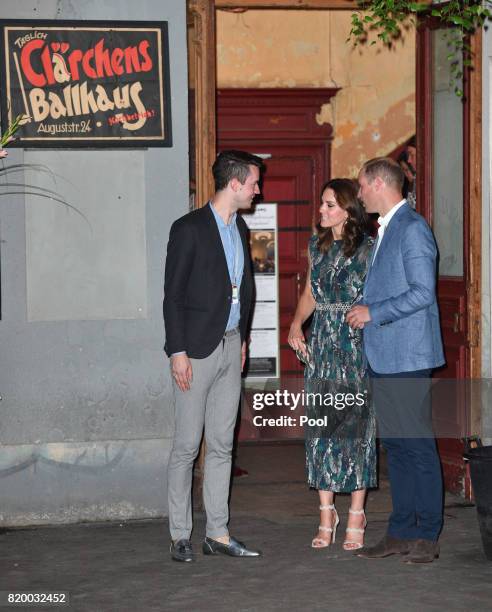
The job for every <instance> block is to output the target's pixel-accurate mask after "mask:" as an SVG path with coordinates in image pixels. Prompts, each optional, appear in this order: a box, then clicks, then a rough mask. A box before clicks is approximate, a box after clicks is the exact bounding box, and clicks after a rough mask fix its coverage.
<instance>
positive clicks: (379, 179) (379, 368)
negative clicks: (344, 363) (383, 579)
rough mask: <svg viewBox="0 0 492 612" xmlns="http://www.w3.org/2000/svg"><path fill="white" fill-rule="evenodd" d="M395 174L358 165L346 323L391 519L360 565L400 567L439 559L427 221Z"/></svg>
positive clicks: (432, 270) (432, 284)
mask: <svg viewBox="0 0 492 612" xmlns="http://www.w3.org/2000/svg"><path fill="white" fill-rule="evenodd" d="M403 180H404V176H403V172H402V170H401V168H400V166H399V165H398V164H397V163H396V162H395V161H393V160H392V159H389V158H376V159H372V160H370V161H368V162H366V163H365V164H364V165H363V167H362V169H361V171H360V173H359V185H360V190H359V197H360V198H361V199H362V201H363V203H364V206H365V208H366V211H367V212H368V213H374V212H378V213H379V215H380V217H379V224H380V227H379V230H378V240H377V242H376V244H375V246H374V251H373V255H372V261H371V265H370V267H369V270H368V274H367V278H366V282H365V287H364V298H363V300H362V304H361V305H358V306H355V307H353V308H352V309H351V311H350V312H349V313H348V314H347V321H348V323H349V325H350V326H351V327H353V328H355V329H357V328H358V329H363V337H364V350H365V355H366V358H367V362H368V370H369V374H370V376H371V377H372V379H373V392H374V402H375V407H376V415H377V418H378V427H379V431H380V436H381V439H382V444H383V446H384V448H385V449H386V452H387V460H388V473H389V479H390V484H391V495H392V501H393V511H392V514H391V516H390V519H389V524H388V530H387V533H386V535H385V537H384V538H383V540H382V541H381V542H380V543H379V544H377V545H376V546H373V547H371V548H366V549H364V550H363V551H361V552H360V553H359V556H361V557H365V558H369V559H371V558H380V557H386V556H389V555H392V554H403V555H405V556H404V560H405V561H406V562H408V563H428V562H431V561H433V560H434V559H435V558H437V557H438V555H439V547H438V543H437V540H438V537H439V533H440V531H441V528H442V476H441V467H440V462H439V456H438V454H437V449H436V443H435V439H434V435H433V432H432V422H431V405H430V395H429V390H430V375H431V371H432V369H433V368H436V367H438V366H441V365H443V363H444V355H443V347H442V340H441V332H440V326H439V312H438V308H437V302H436V259H437V248H436V244H435V240H434V237H433V235H432V232H431V229H430V228H429V226H428V224H427V222H426V221H425V220H424V218H423V217H421V216H420V215H419V214H418V213H416V212H415V211H414V210H413V209H412V208H411V207H410V206H409V205H408V204H407V202H406V200H405V199H403V197H402V186H403Z"/></svg>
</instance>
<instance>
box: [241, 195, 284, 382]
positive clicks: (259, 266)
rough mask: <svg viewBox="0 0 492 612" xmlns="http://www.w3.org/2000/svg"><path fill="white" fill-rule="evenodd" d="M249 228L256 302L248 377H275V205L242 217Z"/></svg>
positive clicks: (276, 309)
mask: <svg viewBox="0 0 492 612" xmlns="http://www.w3.org/2000/svg"><path fill="white" fill-rule="evenodd" d="M243 218H244V220H245V221H246V224H247V225H248V227H249V229H250V246H251V258H252V261H253V272H254V279H255V285H256V302H255V306H254V312H253V321H252V326H251V343H250V346H249V363H248V372H247V376H248V378H273V377H278V375H279V332H278V330H279V317H278V231H277V205H276V204H270V203H268V204H258V205H257V206H255V208H254V210H253V211H252V212H251V213H246V214H244V215H243Z"/></svg>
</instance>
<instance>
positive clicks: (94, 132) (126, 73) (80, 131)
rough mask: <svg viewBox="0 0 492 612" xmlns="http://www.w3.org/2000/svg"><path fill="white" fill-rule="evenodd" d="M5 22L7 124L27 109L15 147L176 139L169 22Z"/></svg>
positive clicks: (2, 88) (2, 90)
mask: <svg viewBox="0 0 492 612" xmlns="http://www.w3.org/2000/svg"><path fill="white" fill-rule="evenodd" d="M0 28H1V29H0V33H1V35H2V41H1V51H2V55H1V82H0V96H1V123H2V130H5V129H6V127H7V126H8V125H11V123H12V122H13V120H14V119H15V118H16V117H18V116H19V115H23V120H22V126H21V127H20V128H19V130H18V132H17V134H16V137H17V140H16V141H15V142H14V143H12V144H13V146H20V147H35V146H42V147H77V146H84V147H87V146H89V147H96V146H119V147H121V146H129V147H135V146H145V147H149V146H157V147H169V146H171V145H172V139H171V109H170V100H171V96H170V91H169V46H168V35H167V22H152V23H147V22H145V23H144V22H131V23H130V22H122V21H117V22H112V23H102V22H95V21H70V22H66V21H32V20H29V21H24V20H16V21H14V20H7V21H1V22H0ZM11 146H12V145H11Z"/></svg>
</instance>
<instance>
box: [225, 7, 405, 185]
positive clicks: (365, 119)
mask: <svg viewBox="0 0 492 612" xmlns="http://www.w3.org/2000/svg"><path fill="white" fill-rule="evenodd" d="M349 32H350V11H302V10H292V11H280V10H276V11H275V10H274V11H259V10H257V11H254V10H251V11H247V12H245V13H230V12H225V11H218V12H217V82H218V87H219V88H220V87H237V88H240V87H332V86H336V87H341V88H342V90H341V91H340V92H339V93H338V95H337V96H336V98H335V99H334V101H333V102H332V104H331V105H325V106H324V107H323V109H322V111H321V113H320V116H319V120H320V121H327V122H330V123H332V125H333V127H334V141H333V157H332V176H346V175H354V174H356V172H357V169H358V167H359V166H360V164H361V162H363V161H364V160H365V159H368V158H370V157H374V156H376V155H384V154H386V153H389V152H390V151H392V150H393V149H395V148H396V147H397V146H398V145H400V144H401V143H402V142H404V141H405V140H406V139H407V138H409V137H410V136H411V135H412V134H414V133H415V33H414V31H413V30H408V31H407V32H406V34H405V36H404V40H402V41H400V42H398V43H397V44H395V45H394V48H393V49H391V50H388V49H385V48H383V47H381V45H379V44H377V45H374V46H370V45H364V46H361V47H357V48H355V49H354V48H353V46H352V44H351V43H347V42H346V39H347V38H348V34H349Z"/></svg>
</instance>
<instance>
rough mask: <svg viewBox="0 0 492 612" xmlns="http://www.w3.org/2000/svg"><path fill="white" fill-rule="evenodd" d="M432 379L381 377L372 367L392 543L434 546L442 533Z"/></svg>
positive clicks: (423, 374) (420, 373)
mask: <svg viewBox="0 0 492 612" xmlns="http://www.w3.org/2000/svg"><path fill="white" fill-rule="evenodd" d="M430 374H431V370H417V371H413V372H401V373H397V374H379V373H377V372H374V371H373V370H372V369H371V368H370V367H369V375H370V377H371V382H372V385H371V387H372V395H373V401H374V405H375V410H376V418H377V422H378V431H379V433H378V436H379V438H380V439H381V443H382V445H383V447H384V449H385V450H386V453H387V461H388V475H389V479H390V485H391V498H392V502H393V511H392V513H391V516H390V519H389V525H388V535H390V536H391V537H394V538H399V539H405V540H415V539H424V540H433V541H435V540H437V539H438V537H439V533H440V531H441V528H442V523H443V485H442V471H441V464H440V460H439V455H438V453H437V448H436V441H435V438H434V432H433V429H432V405H431V396H430V388H431V379H430Z"/></svg>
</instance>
